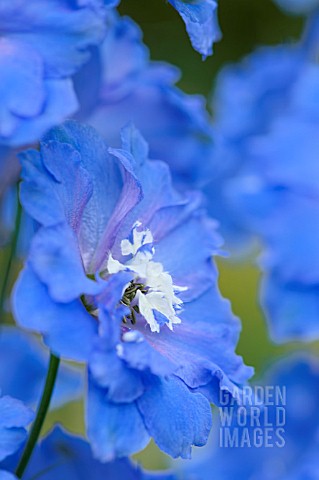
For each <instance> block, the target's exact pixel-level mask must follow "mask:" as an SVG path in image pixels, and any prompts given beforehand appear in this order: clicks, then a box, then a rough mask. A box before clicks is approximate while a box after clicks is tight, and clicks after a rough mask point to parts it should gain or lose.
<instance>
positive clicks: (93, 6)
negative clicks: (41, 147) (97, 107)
mask: <svg viewBox="0 0 319 480" xmlns="http://www.w3.org/2000/svg"><path fill="white" fill-rule="evenodd" d="M104 17H105V15H104V7H103V5H102V2H101V0H91V1H84V2H83V1H81V0H75V1H72V2H69V1H66V0H57V1H54V2H52V1H51V0H30V1H28V2H21V1H20V0H12V1H10V2H1V5H0V23H1V40H0V53H1V54H0V72H1V73H0V86H1V87H0V102H1V116H0V144H2V145H10V146H18V145H25V144H28V143H32V142H35V141H37V140H38V139H39V138H40V137H41V135H42V134H43V133H44V132H45V131H46V130H47V129H49V128H51V127H52V126H53V125H55V124H57V123H59V122H61V121H62V120H63V119H64V118H66V117H68V116H70V115H71V114H73V113H74V111H75V110H76V109H77V106H78V105H77V99H76V96H75V93H74V89H73V84H72V80H71V76H72V75H73V74H74V73H75V72H76V71H77V70H78V69H79V68H80V67H81V65H82V64H83V63H85V62H86V61H87V59H88V56H89V50H88V49H89V47H90V46H91V45H95V44H97V43H98V42H99V41H100V40H101V39H102V36H103V33H104Z"/></svg>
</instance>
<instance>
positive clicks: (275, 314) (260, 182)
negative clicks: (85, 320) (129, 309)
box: [207, 16, 319, 341]
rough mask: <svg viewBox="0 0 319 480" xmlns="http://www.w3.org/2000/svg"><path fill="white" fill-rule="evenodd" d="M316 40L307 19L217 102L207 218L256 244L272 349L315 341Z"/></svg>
mask: <svg viewBox="0 0 319 480" xmlns="http://www.w3.org/2000/svg"><path fill="white" fill-rule="evenodd" d="M318 32H319V28H318V16H315V17H313V18H312V19H311V20H310V24H309V26H308V28H307V31H306V35H305V36H304V39H303V41H302V42H301V43H300V44H298V45H296V46H290V47H276V48H270V49H267V50H262V51H259V52H257V53H255V54H253V55H252V56H250V57H249V58H248V59H246V61H245V62H244V63H243V64H242V65H240V66H238V67H234V68H231V69H227V70H226V71H225V72H224V73H223V74H222V76H221V78H220V82H219V87H218V88H217V92H216V101H215V104H216V132H217V133H216V137H217V142H216V143H217V155H216V157H215V161H216V164H217V165H220V169H219V172H220V173H219V174H217V175H216V179H215V180H214V182H212V183H211V185H209V186H208V187H207V192H208V195H210V205H211V211H212V214H215V215H216V216H217V218H218V219H219V220H220V221H221V225H222V226H224V230H226V231H228V233H229V237H230V238H231V239H233V238H234V239H235V240H237V239H241V238H242V237H241V235H242V236H244V235H246V238H247V237H251V236H252V234H255V235H256V236H259V238H260V239H261V241H262V243H263V244H264V246H265V254H264V256H263V260H262V266H263V269H264V273H265V275H264V280H263V287H262V301H263V304H264V307H265V310H266V313H267V318H268V321H269V325H270V329H271V334H272V337H273V338H274V339H275V340H276V341H286V340H291V339H306V340H309V339H313V338H317V337H318V335H319V322H318V313H319V303H318V295H317V292H318V291H319V256H318V251H319V250H318V241H319V231H318V228H317V227H316V221H315V219H316V218H317V215H318V211H319V203H318V192H319V183H318V175H319V171H318V162H317V156H318V152H319V142H318V136H317V134H316V132H317V130H318V128H319V108H318V105H319V103H318V99H319V88H318V85H319V67H318V64H317V62H316V58H317V51H318ZM230 112H231V114H230ZM225 163H226V166H225ZM223 168H224V170H223ZM216 171H217V172H218V169H217V168H216ZM218 183H219V184H222V183H223V187H222V189H221V190H220V192H221V193H219V195H220V197H219V200H220V198H221V200H222V201H219V202H218V201H217V199H216V196H215V192H216V185H218ZM216 206H217V207H218V208H219V210H217V209H216ZM220 206H221V207H220ZM227 214H228V216H227ZM231 219H233V221H230V220H231ZM223 220H225V221H224V223H223ZM238 227H239V228H238Z"/></svg>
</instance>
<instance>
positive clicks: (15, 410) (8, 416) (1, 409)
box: [0, 392, 33, 480]
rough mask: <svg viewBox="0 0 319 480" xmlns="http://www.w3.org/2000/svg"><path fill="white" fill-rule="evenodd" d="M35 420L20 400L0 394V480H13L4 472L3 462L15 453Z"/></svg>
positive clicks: (30, 411)
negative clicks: (28, 427)
mask: <svg viewBox="0 0 319 480" xmlns="http://www.w3.org/2000/svg"><path fill="white" fill-rule="evenodd" d="M32 420H33V412H32V410H30V409H29V408H27V407H26V406H25V405H24V404H23V403H22V402H20V400H16V399H15V398H12V397H9V396H2V394H1V392H0V479H1V480H6V479H9V478H13V476H11V474H9V473H7V472H5V471H4V468H3V467H2V466H1V462H2V461H3V460H5V459H6V458H7V457H8V456H9V455H12V454H13V453H15V452H16V451H17V450H18V449H19V448H20V446H21V445H22V443H23V442H24V441H25V439H26V436H27V431H26V427H27V426H28V425H29V423H30V422H31V421H32Z"/></svg>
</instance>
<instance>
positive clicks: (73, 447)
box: [0, 426, 175, 480]
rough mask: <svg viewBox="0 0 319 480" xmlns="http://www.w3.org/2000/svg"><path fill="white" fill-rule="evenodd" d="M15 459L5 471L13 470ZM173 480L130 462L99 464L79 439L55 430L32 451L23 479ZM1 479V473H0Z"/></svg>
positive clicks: (58, 428) (118, 461)
mask: <svg viewBox="0 0 319 480" xmlns="http://www.w3.org/2000/svg"><path fill="white" fill-rule="evenodd" d="M16 460H17V459H15V458H13V459H11V460H10V462H8V464H7V465H6V466H7V469H9V467H11V468H12V469H13V468H14V466H15V464H16ZM38 477H39V478H41V479H43V480H56V479H65V480H66V479H67V480H88V479H90V480H91V479H92V480H106V479H109V480H123V479H125V480H174V479H175V476H174V475H173V474H171V473H169V472H163V473H157V472H152V473H151V472H146V471H144V470H143V469H142V468H141V467H139V466H138V465H136V464H135V463H133V462H132V461H131V460H129V459H127V458H124V459H121V460H115V461H113V462H110V463H104V464H103V463H100V462H99V461H97V460H95V459H94V458H93V457H92V453H91V450H90V446H89V444H88V443H87V442H86V441H85V440H84V439H82V438H81V437H76V436H73V435H70V434H69V433H67V432H65V431H63V430H62V429H61V428H60V427H58V426H57V427H55V428H54V430H53V431H52V432H51V433H49V434H48V435H47V436H46V437H45V438H44V439H43V440H42V441H41V442H40V444H38V445H37V446H36V448H35V450H34V453H33V455H32V458H31V460H30V463H29V465H28V467H27V469H26V472H25V474H24V476H23V478H25V480H33V479H34V478H38ZM0 479H1V480H2V477H1V472H0Z"/></svg>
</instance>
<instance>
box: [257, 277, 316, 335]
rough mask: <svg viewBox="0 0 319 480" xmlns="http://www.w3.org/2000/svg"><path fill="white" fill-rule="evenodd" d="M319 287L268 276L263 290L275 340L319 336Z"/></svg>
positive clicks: (264, 302) (269, 322) (264, 301)
mask: <svg viewBox="0 0 319 480" xmlns="http://www.w3.org/2000/svg"><path fill="white" fill-rule="evenodd" d="M318 294H319V287H318V285H317V284H315V285H305V284H303V283H298V282H291V283H289V282H282V281H280V280H279V279H278V278H277V277H276V276H275V275H271V276H266V277H265V279H264V281H263V285H262V290H261V301H262V305H263V308H264V309H265V312H266V316H267V322H268V325H269V329H270V334H271V337H272V339H273V340H274V341H275V342H280V343H282V342H289V341H293V340H303V341H314V340H316V339H317V338H318V336H319V324H318V315H319V300H318V298H319V297H318Z"/></svg>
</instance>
